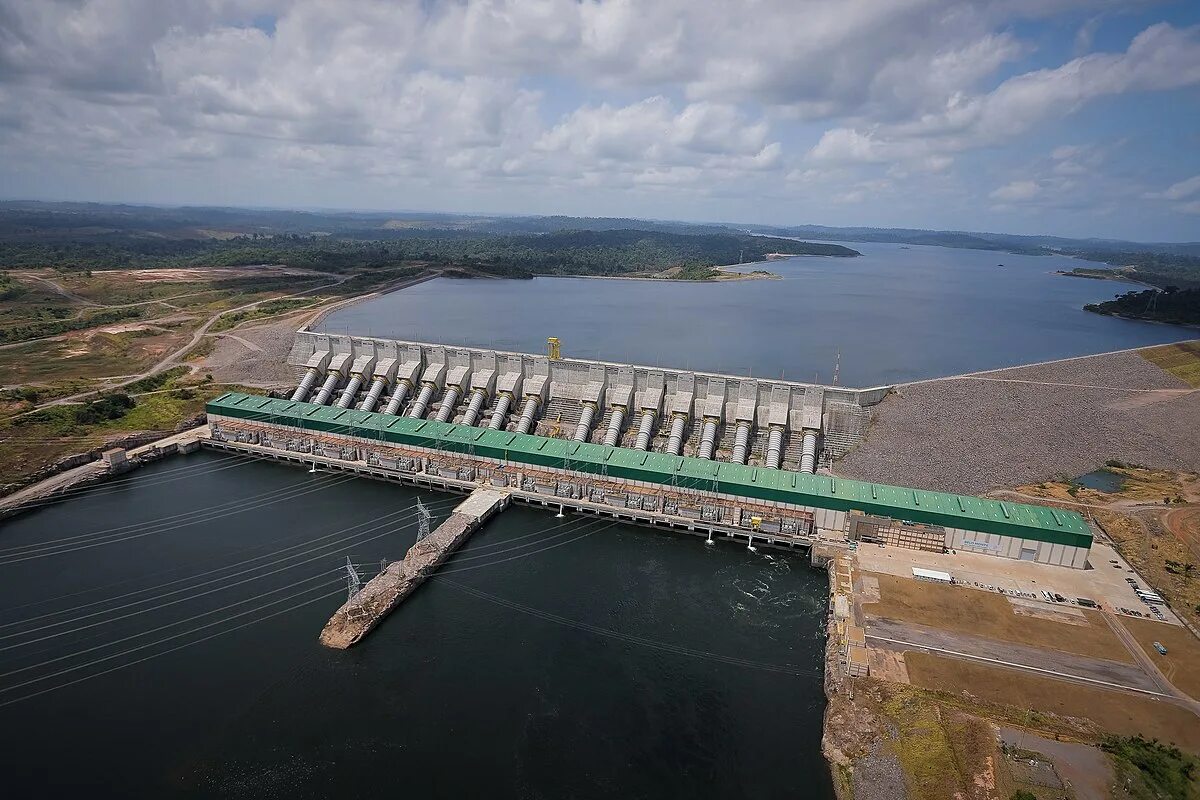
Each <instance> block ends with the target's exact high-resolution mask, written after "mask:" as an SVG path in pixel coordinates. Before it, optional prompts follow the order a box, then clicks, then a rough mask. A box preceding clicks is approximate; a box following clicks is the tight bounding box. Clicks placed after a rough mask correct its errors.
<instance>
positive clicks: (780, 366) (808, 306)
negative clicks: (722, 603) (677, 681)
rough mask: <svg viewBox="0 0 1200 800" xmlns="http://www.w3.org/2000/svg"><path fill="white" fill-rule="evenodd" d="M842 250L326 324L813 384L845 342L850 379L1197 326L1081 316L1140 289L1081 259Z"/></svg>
mask: <svg viewBox="0 0 1200 800" xmlns="http://www.w3.org/2000/svg"><path fill="white" fill-rule="evenodd" d="M849 246H850V247H853V248H854V249H856V250H859V251H860V252H862V253H863V255H862V256H861V257H858V258H796V259H789V260H786V261H776V262H772V263H771V264H769V265H766V268H767V269H770V270H771V271H773V272H775V273H777V274H780V275H781V276H782V277H783V280H782V281H744V282H737V283H719V284H718V283H682V282H655V281H629V280H596V279H586V278H536V279H534V280H532V281H493V280H476V281H470V280H451V279H441V278H439V279H436V280H433V281H429V282H427V283H424V284H421V285H419V286H414V287H411V288H408V289H404V290H403V291H400V292H395V293H393V294H389V295H385V296H383V297H380V298H377V299H373V300H370V301H368V302H364V303H360V304H357V305H353V306H350V307H348V308H345V309H343V310H341V311H338V312H336V313H335V314H333V315H331V316H330V317H329V318H328V319H327V320H326V321H325V324H324V330H328V331H337V332H350V333H355V334H359V335H373V336H381V337H390V338H399V339H408V340H416V341H424V342H439V343H446V344H459V345H468V346H475V347H490V348H495V349H499V350H516V351H522V352H542V351H544V349H545V346H546V337H547V336H558V337H559V338H560V339H562V340H563V353H564V355H567V356H571V357H576V358H595V359H601V360H607V361H619V362H625V363H636V364H649V365H661V366H669V367H679V368H690V369H698V370H715V371H719V372H726V373H730V374H738V375H745V374H752V375H761V376H773V377H779V376H780V375H783V376H784V377H787V378H790V379H793V380H800V381H810V380H813V379H814V378H817V379H819V380H820V381H822V382H828V381H829V380H830V379H831V378H832V375H833V367H834V362H835V361H836V359H837V354H838V352H839V351H840V352H841V380H840V382H841V384H842V385H846V386H873V385H878V384H884V383H893V382H898V381H907V380H916V379H920V378H931V377H938V376H942V375H955V374H958V373H962V372H972V371H976V370H982V369H991V368H995V367H1004V366H1013V365H1017V364H1026V363H1030V362H1034V361H1044V360H1048V359H1055V358H1066V357H1069V356H1077V355H1085V354H1089V353H1100V352H1105V351H1108V350H1119V349H1124V348H1130V347H1140V346H1143V345H1150V344H1161V343H1164V342H1172V341H1179V340H1181V339H1190V338H1194V337H1195V336H1196V332H1195V331H1194V330H1192V329H1187V328H1181V327H1176V326H1168V325H1157V324H1153V323H1148V322H1134V321H1128V320H1120V319H1114V318H1110V317H1104V316H1100V315H1098V314H1091V313H1088V312H1086V311H1084V310H1083V305H1084V304H1085V303H1093V302H1097V301H1103V300H1110V299H1112V298H1113V297H1114V296H1116V295H1117V294H1120V293H1121V292H1125V291H1128V290H1129V289H1131V288H1133V289H1140V288H1142V287H1137V286H1133V285H1130V284H1124V283H1117V282H1114V281H1097V280H1086V279H1082V278H1067V277H1063V276H1061V275H1055V274H1054V272H1055V270H1059V269H1063V270H1069V269H1072V268H1073V267H1076V266H1078V265H1080V264H1083V263H1087V262H1081V261H1078V260H1076V259H1070V258H1064V257H1055V256H1018V255H1012V254H1009V253H997V252H990V251H981V250H960V249H953V248H944V247H920V246H911V247H909V246H905V245H893V244H858V243H849ZM999 264H1003V265H1004V266H1002V267H1001V266H998V265H999ZM754 266H762V265H754ZM751 268H753V267H751Z"/></svg>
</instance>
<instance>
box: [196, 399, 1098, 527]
mask: <svg viewBox="0 0 1200 800" xmlns="http://www.w3.org/2000/svg"><path fill="white" fill-rule="evenodd" d="M207 410H208V413H210V414H216V415H224V416H229V417H234V418H238V419H248V420H257V421H262V422H274V423H276V424H279V425H288V426H293V427H297V428H300V429H302V430H312V431H325V432H329V433H341V434H344V435H348V436H355V437H359V438H364V439H374V440H379V441H382V442H386V443H394V444H400V445H405V444H407V445H410V446H417V447H427V448H432V449H441V450H448V451H451V452H456V453H472V454H476V455H481V456H485V457H489V458H502V459H503V460H507V461H515V462H521V463H527V464H533V465H539V466H551V467H557V468H561V469H567V470H574V471H577V472H588V473H593V474H605V475H611V476H613V477H624V478H630V479H634V480H642V481H646V482H654V483H660V484H663V485H668V486H676V487H679V488H685V489H687V488H690V489H699V490H702V491H713V492H717V493H721V494H733V495H740V496H744V497H750V498H757V499H762V500H768V501H773V502H782V503H788V504H793V505H800V506H809V507H814V508H825V509H831V510H835V511H849V510H852V509H856V510H861V511H864V512H866V513H869V514H877V515H879V516H885V517H891V518H893V519H899V520H902V521H909V522H924V523H930V524H935V525H942V526H945V527H952V528H963V529H966V530H973V531H982V532H986V533H997V534H1001V535H1006V536H1017V537H1023V538H1027V539H1034V540H1038V541H1047V542H1052V543H1055V544H1066V545H1071V546H1075V547H1090V546H1091V542H1092V533H1091V528H1090V527H1089V526H1088V524H1087V522H1086V521H1085V520H1084V519H1083V517H1081V516H1080V515H1079V514H1077V513H1075V512H1074V511H1064V510H1062V509H1056V508H1051V507H1049V506H1041V505H1029V504H1025V503H1009V502H1005V501H1000V500H989V499H984V498H980V497H969V496H966V495H957V494H947V493H944V492H931V491H925V490H923V489H912V488H906V487H902V486H889V485H886V484H879V483H867V482H865V481H855V480H848V479H845V478H837V477H831V476H828V475H815V474H807V473H802V472H791V471H788V470H778V469H767V468H765V467H755V466H747V465H742V464H731V463H728V462H720V461H710V460H707V459H701V458H691V457H687V456H672V455H667V454H665V453H655V452H647V451H642V450H633V449H629V448H622V447H608V446H606V445H601V444H591V443H585V442H576V441H571V440H566V439H550V438H546V437H543V436H534V435H532V434H523V433H510V432H507V431H494V430H491V429H490V428H479V427H474V426H470V425H458V424H454V423H449V422H438V421H436V420H428V419H414V418H412V417H398V416H394V415H390V414H382V413H379V412H371V411H357V410H354V409H344V408H337V407H335V406H319V405H315V404H313V403H301V402H295V401H292V400H276V399H271V398H268V397H261V396H258V395H249V394H241V393H238V392H228V393H226V394H223V395H221V396H220V397H217V398H215V399H213V400H211V401H209V403H208V405H207Z"/></svg>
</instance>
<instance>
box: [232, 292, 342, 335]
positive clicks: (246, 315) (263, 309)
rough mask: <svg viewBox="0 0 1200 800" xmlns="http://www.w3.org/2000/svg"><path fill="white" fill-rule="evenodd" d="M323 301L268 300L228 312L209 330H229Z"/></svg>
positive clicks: (309, 299)
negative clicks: (244, 323)
mask: <svg viewBox="0 0 1200 800" xmlns="http://www.w3.org/2000/svg"><path fill="white" fill-rule="evenodd" d="M323 302H325V301H324V299H321V298H314V297H289V298H283V299H280V300H268V301H267V302H265V303H262V304H261V305H259V306H257V307H255V308H248V309H246V310H245V311H236V312H234V313H232V314H226V315H224V316H222V317H220V318H219V319H218V320H217V321H216V322H214V323H213V324H212V327H210V328H209V329H208V330H209V331H210V332H211V333H218V332H220V331H227V330H229V329H230V328H234V327H237V326H238V325H241V324H242V323H243V322H249V321H251V320H255V319H266V318H269V317H274V316H278V315H281V314H286V313H288V312H289V311H296V310H299V309H302V308H310V307H315V306H318V305H320V304H321V303H323Z"/></svg>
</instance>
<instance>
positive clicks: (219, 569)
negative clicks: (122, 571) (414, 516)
mask: <svg viewBox="0 0 1200 800" xmlns="http://www.w3.org/2000/svg"><path fill="white" fill-rule="evenodd" d="M452 502H457V498H455V499H452V500H443V501H441V502H440V503H435V504H433V505H434V506H435V507H436V506H439V505H440V506H445V505H448V504H450V503H452ZM411 509H412V506H409V507H408V508H405V509H401V510H400V511H395V512H393V513H392V514H387V515H385V516H384V517H375V518H374V519H371V520H366V521H364V522H360V523H358V524H356V525H351V526H350V527H347V528H342V529H340V530H337V531H334V532H333V533H327V534H325V535H323V536H318V537H316V538H313V539H307V540H305V541H303V542H300V543H298V544H294V545H291V546H290V547H285V548H283V549H282V550H275V551H273V552H270V553H265V554H263V555H261V556H255V557H254V558H248V559H245V560H243V561H236V562H233V563H230V564H226V565H224V566H221V567H217V568H215V569H211V570H207V571H205V572H200V573H196V574H194V575H187V576H185V577H183V578H177V579H175V580H173V581H167V582H166V583H160V584H158V585H156V586H147V587H145V588H142V589H136V590H134V591H132V592H126V593H124V594H119V595H115V596H113V597H106V598H104V599H102V600H95V601H93V602H90V603H85V604H83V605H78V606H73V607H71V608H64V609H59V610H57V611H50V612H47V613H45V614H39V615H38V616H36V617H26V618H25V619H22V620H16V621H14V622H6V623H3V624H0V629H3V628H11V627H12V626H13V625H22V624H25V623H28V622H35V621H37V620H39V619H46V618H47V617H56V616H59V615H61V614H68V613H75V612H78V611H81V610H83V609H85V608H92V607H94V606H98V605H104V604H105V603H111V602H114V601H116V600H121V599H124V598H126V597H132V596H134V595H138V594H144V593H146V592H152V591H157V590H159V589H164V588H166V587H168V586H174V585H175V584H177V583H183V582H184V581H191V580H195V579H196V578H203V577H204V576H206V575H212V574H213V573H216V572H224V571H225V570H228V569H233V568H234V567H238V566H241V565H243V564H249V563H251V562H252V561H258V560H260V559H264V558H268V557H270V556H273V555H279V554H280V553H286V552H287V551H288V550H294V549H295V548H297V547H303V546H304V545H307V544H313V543H315V542H319V541H321V540H322V539H328V538H329V537H331V536H337V535H338V534H341V533H346V532H347V531H351V530H354V529H355V528H361V527H362V526H364V525H367V524H369V523H371V522H379V521H380V520H382V519H386V518H388V517H392V516H396V515H399V514H402V513H404V512H406V511H410V510H411ZM267 544H270V543H267ZM263 546H266V545H256V546H255V548H257V547H263ZM255 548H247V549H255ZM240 552H245V550H242V551H240ZM176 569H178V568H176ZM171 571H174V570H171ZM226 577H229V576H226ZM128 582H129V581H121V583H128ZM113 585H117V584H110V586H113ZM203 585H204V584H195V586H203ZM195 586H193V587H189V588H195ZM100 588H107V587H100ZM83 593H84V592H74V593H73V594H72V595H62V596H61V597H59V598H55V599H63V598H65V597H70V596H73V595H78V594H83ZM165 596H167V595H163V594H159V595H156V598H157V597H165ZM138 602H144V601H138ZM135 604H136V603H134V604H133V605H135ZM121 607H123V606H119V607H118V608H121ZM115 610H117V609H115V608H110V609H105V612H108V611H115ZM83 618H84V617H80V616H75V617H73V619H74V620H79V619H83ZM0 638H3V637H0Z"/></svg>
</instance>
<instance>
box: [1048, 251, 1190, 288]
mask: <svg viewBox="0 0 1200 800" xmlns="http://www.w3.org/2000/svg"><path fill="white" fill-rule="evenodd" d="M1073 255H1077V256H1079V257H1080V258H1085V259H1087V260H1088V261H1099V262H1101V263H1102V264H1112V265H1113V266H1115V267H1117V268H1118V269H1115V270H1112V269H1097V268H1095V267H1076V268H1075V269H1073V270H1071V271H1070V272H1069V273H1066V274H1068V275H1076V276H1080V277H1084V278H1110V279H1118V280H1135V281H1141V282H1143V283H1149V284H1151V285H1153V286H1157V287H1159V288H1160V289H1165V288H1167V287H1169V286H1177V287H1180V288H1184V289H1200V256H1194V255H1184V254H1181V253H1163V252H1132V253H1131V252H1125V251H1121V252H1106V251H1100V252H1096V251H1079V252H1076V253H1073Z"/></svg>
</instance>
